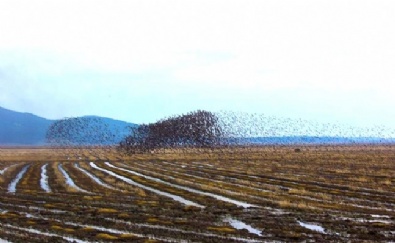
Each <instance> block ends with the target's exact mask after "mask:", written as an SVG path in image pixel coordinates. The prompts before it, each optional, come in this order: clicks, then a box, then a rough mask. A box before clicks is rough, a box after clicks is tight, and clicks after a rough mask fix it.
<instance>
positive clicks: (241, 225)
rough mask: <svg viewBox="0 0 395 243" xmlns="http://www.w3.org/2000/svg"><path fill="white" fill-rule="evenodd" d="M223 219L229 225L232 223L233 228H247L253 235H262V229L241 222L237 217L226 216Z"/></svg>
mask: <svg viewBox="0 0 395 243" xmlns="http://www.w3.org/2000/svg"><path fill="white" fill-rule="evenodd" d="M224 221H225V222H228V223H229V224H230V225H232V227H233V228H235V229H238V230H240V229H246V230H248V232H250V233H251V234H255V235H259V236H262V231H261V230H258V229H255V228H253V227H252V226H251V225H248V224H246V223H244V222H242V221H240V220H237V219H233V218H230V217H228V218H226V219H225V220H224Z"/></svg>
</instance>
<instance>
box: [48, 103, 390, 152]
mask: <svg viewBox="0 0 395 243" xmlns="http://www.w3.org/2000/svg"><path fill="white" fill-rule="evenodd" d="M46 137H47V142H48V143H49V144H51V145H53V146H60V147H65V146H68V147H78V146H80V147H81V146H111V145H117V146H118V148H119V149H120V150H121V151H123V152H126V153H129V154H132V153H145V152H152V151H157V150H161V149H166V150H168V149H177V150H179V149H189V148H211V149H214V148H228V147H230V146H250V145H254V146H256V145H259V144H272V145H289V144H301V143H316V144H322V143H331V144H335V143H365V144H368V143H394V142H395V139H394V138H395V131H394V130H391V129H388V128H385V127H381V126H376V127H371V128H358V127H352V126H345V125H341V124H329V123H328V124H324V123H318V122H311V121H307V120H301V119H288V118H279V117H270V116H266V115H264V114H251V113H242V112H230V111H223V112H216V113H213V112H209V111H203V110H198V111H194V112H190V113H187V114H183V115H178V116H172V117H168V118H165V119H161V120H159V121H157V122H155V123H149V124H141V125H139V126H137V127H131V128H130V134H129V135H128V136H126V137H124V138H123V139H122V140H121V141H120V142H119V131H116V130H114V129H113V128H111V127H109V125H108V124H107V123H105V122H103V120H101V119H98V118H96V117H79V118H65V119H62V120H58V121H56V122H55V123H53V124H52V126H51V127H50V128H49V129H48V132H47V136H46Z"/></svg>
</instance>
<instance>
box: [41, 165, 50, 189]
mask: <svg viewBox="0 0 395 243" xmlns="http://www.w3.org/2000/svg"><path fill="white" fill-rule="evenodd" d="M47 166H48V164H45V165H43V166H42V167H41V179H40V186H41V188H42V189H43V190H44V191H46V192H51V189H50V188H49V185H48V176H47Z"/></svg>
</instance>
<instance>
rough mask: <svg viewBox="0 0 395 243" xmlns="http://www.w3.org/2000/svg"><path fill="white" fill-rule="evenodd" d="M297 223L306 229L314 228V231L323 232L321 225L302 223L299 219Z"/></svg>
mask: <svg viewBox="0 0 395 243" xmlns="http://www.w3.org/2000/svg"><path fill="white" fill-rule="evenodd" d="M298 223H299V225H300V226H302V227H305V228H306V229H309V230H314V231H317V232H320V233H323V234H325V229H324V228H322V226H319V225H315V224H307V223H303V222H300V221H298Z"/></svg>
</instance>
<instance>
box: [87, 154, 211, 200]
mask: <svg viewBox="0 0 395 243" xmlns="http://www.w3.org/2000/svg"><path fill="white" fill-rule="evenodd" d="M89 164H90V166H91V167H92V168H95V169H97V170H100V171H103V172H105V173H107V174H109V175H112V176H114V177H116V178H118V179H120V180H122V181H124V182H126V183H128V184H131V185H134V186H137V187H140V188H142V189H144V190H147V191H150V192H153V193H156V194H158V195H161V196H165V197H169V198H171V199H173V200H175V201H178V202H180V203H183V204H185V205H190V206H195V207H199V208H204V206H202V205H200V204H197V203H195V202H192V201H190V200H187V199H185V198H183V197H181V196H177V195H174V194H171V193H168V192H163V191H160V190H157V189H155V188H152V187H148V186H145V185H142V184H140V183H137V182H135V181H133V180H131V179H129V178H126V177H124V176H121V175H118V174H116V173H114V172H112V171H109V170H106V169H103V168H101V167H99V166H97V165H96V164H95V163H93V162H90V163H89Z"/></svg>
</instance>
